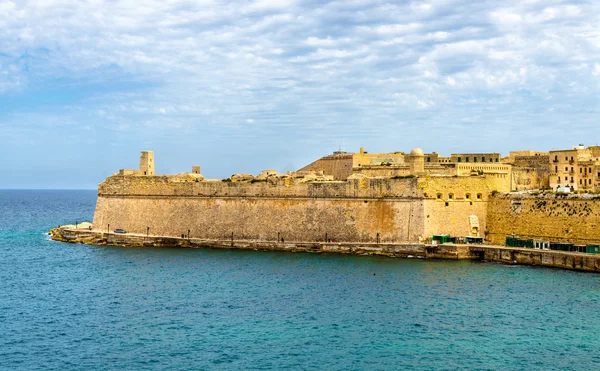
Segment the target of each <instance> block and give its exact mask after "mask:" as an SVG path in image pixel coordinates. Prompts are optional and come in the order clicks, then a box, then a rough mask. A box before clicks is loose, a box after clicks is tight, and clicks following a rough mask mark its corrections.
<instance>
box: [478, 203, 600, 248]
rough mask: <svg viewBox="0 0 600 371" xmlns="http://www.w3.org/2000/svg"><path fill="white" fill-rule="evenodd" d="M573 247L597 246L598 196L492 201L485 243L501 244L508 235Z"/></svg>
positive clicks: (599, 228) (599, 225)
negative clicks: (593, 244)
mask: <svg viewBox="0 0 600 371" xmlns="http://www.w3.org/2000/svg"><path fill="white" fill-rule="evenodd" d="M512 234H514V235H517V236H519V237H521V238H532V239H538V240H544V241H561V242H570V243H575V244H588V243H599V242H600V196H598V195H568V196H567V195H556V194H542V195H507V194H500V195H496V196H494V197H492V198H491V199H490V202H489V206H488V216H487V239H488V240H490V241H491V242H492V243H496V244H504V243H505V241H506V236H507V235H512Z"/></svg>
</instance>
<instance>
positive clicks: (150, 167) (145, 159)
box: [140, 151, 154, 175]
mask: <svg viewBox="0 0 600 371" xmlns="http://www.w3.org/2000/svg"><path fill="white" fill-rule="evenodd" d="M140 175H154V152H153V151H142V155H141V156H140Z"/></svg>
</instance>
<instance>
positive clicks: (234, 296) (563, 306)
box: [0, 191, 600, 370]
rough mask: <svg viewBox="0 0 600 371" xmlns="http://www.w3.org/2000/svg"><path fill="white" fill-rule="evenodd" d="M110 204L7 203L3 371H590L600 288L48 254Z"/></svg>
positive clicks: (345, 264)
mask: <svg viewBox="0 0 600 371" xmlns="http://www.w3.org/2000/svg"><path fill="white" fill-rule="evenodd" d="M95 200H96V192H95V191H0V254H1V255H0V334H1V335H0V369H7V370H84V369H85V370H88V369H98V370H100V369H109V370H111V369H119V370H270V369H292V370H296V369H297V370H394V369H397V370H457V369H478V370H479V369H481V370H525V369H526V370H552V369H554V370H590V369H597V367H598V366H597V365H598V362H600V356H599V355H598V353H597V351H596V349H598V348H599V347H600V339H599V337H598V336H597V334H598V333H600V321H599V319H600V315H599V314H598V309H599V308H600V275H597V274H592V273H581V272H572V271H562V270H555V269H548V268H539V267H521V266H507V265H501V264H489V263H480V262H467V261H441V260H440V261H425V260H421V259H394V258H385V257H370V256H346V255H329V254H326V255H317V254H304V253H285V252H255V251H223V250H203V249H176V248H123V247H120V248H115V247H97V246H88V245H74V244H64V243H59V242H54V241H51V240H49V238H48V236H47V235H46V234H45V232H46V231H47V230H48V229H50V228H51V227H53V226H56V225H57V224H69V223H74V222H75V221H85V220H87V221H90V220H91V219H92V216H93V209H94V206H95Z"/></svg>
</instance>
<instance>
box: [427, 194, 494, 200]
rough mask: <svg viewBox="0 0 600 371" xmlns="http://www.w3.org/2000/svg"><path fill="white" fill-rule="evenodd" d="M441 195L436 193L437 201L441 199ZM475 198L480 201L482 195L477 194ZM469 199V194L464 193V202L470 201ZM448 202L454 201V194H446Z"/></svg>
mask: <svg viewBox="0 0 600 371" xmlns="http://www.w3.org/2000/svg"><path fill="white" fill-rule="evenodd" d="M442 196H443V195H442V194H441V193H438V194H437V199H438V200H441V199H442ZM475 197H477V199H478V200H481V198H482V197H483V195H482V194H481V193H478V194H477V195H476V196H475ZM470 199H471V194H470V193H466V194H465V200H470ZM448 200H454V193H448Z"/></svg>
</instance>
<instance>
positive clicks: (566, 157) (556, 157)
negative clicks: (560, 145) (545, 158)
mask: <svg viewBox="0 0 600 371" xmlns="http://www.w3.org/2000/svg"><path fill="white" fill-rule="evenodd" d="M565 161H574V160H573V156H571V160H569V157H568V156H565ZM554 162H558V156H554Z"/></svg>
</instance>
